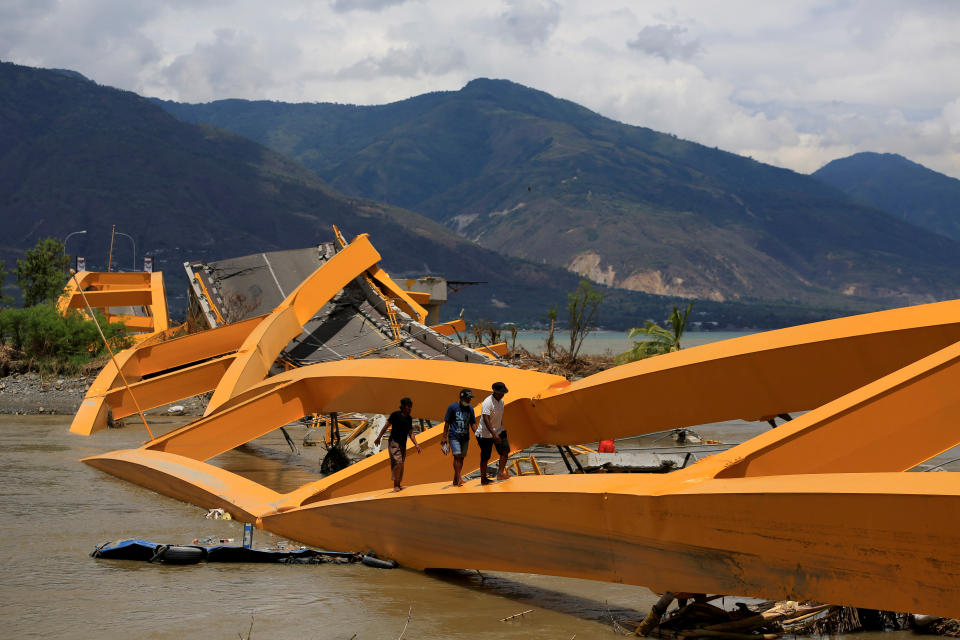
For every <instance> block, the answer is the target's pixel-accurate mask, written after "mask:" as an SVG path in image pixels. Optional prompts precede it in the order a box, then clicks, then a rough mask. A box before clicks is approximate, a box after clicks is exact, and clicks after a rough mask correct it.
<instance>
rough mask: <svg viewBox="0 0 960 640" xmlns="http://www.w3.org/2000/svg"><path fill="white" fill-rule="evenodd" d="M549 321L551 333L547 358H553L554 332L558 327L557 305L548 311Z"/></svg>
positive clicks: (549, 334)
mask: <svg viewBox="0 0 960 640" xmlns="http://www.w3.org/2000/svg"><path fill="white" fill-rule="evenodd" d="M547 320H549V321H550V332H549V333H548V334H547V357H548V358H552V357H553V347H554V345H553V332H554V330H555V329H556V327H557V305H553V306H552V307H550V308H549V309H547Z"/></svg>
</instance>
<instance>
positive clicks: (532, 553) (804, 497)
mask: <svg viewBox="0 0 960 640" xmlns="http://www.w3.org/2000/svg"><path fill="white" fill-rule="evenodd" d="M416 463H417V461H416V460H410V459H409V458H408V463H407V464H408V466H413V465H415V464H416ZM670 475H671V474H667V475H665V476H652V477H651V476H641V475H639V474H602V475H586V476H583V475H565V476H528V477H523V478H512V479H510V480H509V481H505V482H501V483H498V484H496V485H494V486H491V487H481V486H479V482H477V481H472V482H470V483H468V485H467V486H466V487H463V488H455V487H452V486H450V485H449V483H438V484H429V485H418V486H414V487H408V488H407V489H405V490H404V491H402V492H400V493H392V492H390V491H387V490H381V491H378V492H372V493H365V494H361V495H354V496H350V497H343V498H336V499H333V500H328V501H325V502H322V503H317V504H314V505H310V506H308V507H305V508H301V509H294V510H290V511H286V512H283V513H278V514H275V515H269V516H265V517H263V518H262V521H261V526H262V527H263V528H264V529H267V530H269V531H272V532H274V533H277V534H280V535H284V536H287V537H291V538H293V539H297V540H300V541H302V542H305V543H307V544H309V545H315V546H320V547H322V548H332V549H353V548H357V545H358V544H359V545H361V546H362V547H363V548H370V549H372V550H374V551H376V552H377V553H378V554H380V555H383V556H386V557H390V558H394V559H396V560H397V561H399V562H400V564H402V565H404V566H409V567H414V568H463V569H481V570H496V571H519V572H526V573H538V574H548V575H561V576H571V577H578V578H588V579H593V580H604V581H608V582H622V583H626V584H636V585H644V586H649V587H651V588H653V589H655V590H660V591H662V590H667V589H669V590H677V591H689V592H694V593H697V592H700V593H728V594H737V595H748V596H753V597H763V598H776V599H791V600H793V599H796V600H800V599H814V600H818V601H821V602H833V603H839V604H845V605H852V606H860V607H868V608H874V609H885V610H893V611H914V612H918V613H920V612H923V613H928V614H933V615H943V616H956V615H960V477H958V476H957V475H956V474H899V473H895V474H844V475H842V476H837V475H836V474H827V475H811V476H778V477H766V478H762V479H761V478H741V479H737V480H711V481H709V482H705V483H702V484H696V485H693V486H690V487H684V486H677V485H676V484H672V483H671V482H670ZM943 476H949V477H943ZM480 530H483V531H490V530H494V531H496V537H497V541H498V543H497V544H496V545H494V546H493V547H492V548H486V547H485V548H484V549H483V551H482V552H479V551H478V548H477V544H476V532H477V531H480Z"/></svg>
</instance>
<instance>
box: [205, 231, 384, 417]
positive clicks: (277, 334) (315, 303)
mask: <svg viewBox="0 0 960 640" xmlns="http://www.w3.org/2000/svg"><path fill="white" fill-rule="evenodd" d="M379 259H380V254H379V253H377V250H376V249H374V248H373V245H372V244H370V240H369V237H368V236H367V235H366V234H361V235H359V236H357V237H356V238H355V239H354V241H353V242H351V243H350V244H349V245H347V246H346V247H344V248H343V249H342V250H340V252H339V253H337V254H336V255H335V256H333V258H331V259H330V260H328V261H326V262H325V263H323V264H322V265H321V266H320V267H318V268H317V270H316V271H314V272H313V273H312V274H311V275H310V276H309V277H308V278H307V279H306V280H304V281H303V282H302V283H300V286H298V287H297V288H296V289H294V291H293V292H292V293H290V295H289V296H287V298H286V299H285V300H284V301H283V302H282V303H280V304H279V305H278V306H277V308H276V309H274V311H273V312H272V313H271V314H270V315H268V316H267V317H266V318H265V319H264V320H263V321H262V322H261V323H260V324H259V325H258V326H257V328H256V329H255V330H254V331H252V332H251V333H250V335H249V336H248V337H247V339H246V340H245V341H244V343H243V345H242V346H241V347H240V349H239V352H238V356H237V359H236V360H234V362H233V364H232V365H231V367H230V369H229V370H228V371H227V373H226V374H225V375H224V376H223V379H222V380H221V381H220V384H219V385H218V386H217V389H216V391H215V392H214V394H213V397H212V398H210V402H209V404H208V405H207V415H209V414H210V413H211V412H212V411H213V410H214V409H216V408H217V407H219V406H220V405H222V404H223V403H224V402H226V401H227V400H229V399H230V398H232V397H233V396H235V395H237V394H238V393H240V392H241V391H243V390H244V389H246V388H248V387H251V386H253V385H254V384H256V383H258V382H260V381H262V380H263V379H264V378H266V377H267V374H268V373H269V372H270V367H271V366H273V363H274V362H275V361H276V359H277V356H279V355H280V352H281V351H283V349H284V348H285V347H286V346H287V344H289V343H290V341H291V340H293V339H294V338H296V337H297V336H298V335H300V333H301V332H302V331H303V325H305V324H306V323H307V321H308V320H310V318H312V317H313V316H314V315H315V314H316V313H317V311H319V310H320V308H321V307H323V305H325V304H326V303H327V302H329V301H330V299H332V298H333V296H335V295H336V294H337V292H339V291H340V290H341V289H342V288H343V287H345V286H346V285H347V284H348V283H349V282H350V281H351V280H353V279H354V278H356V277H357V275H358V274H360V273H363V272H364V271H365V270H366V269H368V268H370V266H371V265H375V264H376V263H377V261H378V260H379Z"/></svg>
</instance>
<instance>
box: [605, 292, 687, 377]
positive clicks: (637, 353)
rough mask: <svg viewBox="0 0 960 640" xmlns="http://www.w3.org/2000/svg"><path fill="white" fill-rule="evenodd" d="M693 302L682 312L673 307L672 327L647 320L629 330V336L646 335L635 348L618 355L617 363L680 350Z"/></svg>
mask: <svg viewBox="0 0 960 640" xmlns="http://www.w3.org/2000/svg"><path fill="white" fill-rule="evenodd" d="M692 307H693V303H692V302H691V303H690V304H688V305H687V308H686V309H685V310H684V311H683V313H680V311H679V310H678V309H677V307H676V305H674V307H673V313H671V314H670V319H669V323H670V328H669V329H664V328H663V327H661V326H660V325H658V324H656V323H654V322H651V321H650V320H647V324H646V326H644V327H634V328H633V329H630V331H629V332H627V337H628V338H635V337H636V336H645V338H644V339H643V340H639V341H636V342H634V343H633V348H632V349H630V350H629V351H625V352H623V353H621V354H620V355H618V356H617V357H616V359H615V362H616V363H617V364H623V363H625V362H633V361H634V360H642V359H643V358H649V357H651V356H657V355H660V354H661V353H670V352H671V351H680V337H681V336H683V332H684V331H685V330H686V328H687V318H688V317H689V316H690V309H691V308H692Z"/></svg>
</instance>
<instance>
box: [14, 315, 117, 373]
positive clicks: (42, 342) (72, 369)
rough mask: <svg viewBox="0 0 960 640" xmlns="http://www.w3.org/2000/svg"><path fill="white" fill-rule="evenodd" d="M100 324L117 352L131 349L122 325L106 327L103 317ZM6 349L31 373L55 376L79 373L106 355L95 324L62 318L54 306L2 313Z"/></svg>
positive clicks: (74, 316) (72, 316) (68, 317)
mask: <svg viewBox="0 0 960 640" xmlns="http://www.w3.org/2000/svg"><path fill="white" fill-rule="evenodd" d="M97 320H98V321H99V322H100V326H101V328H102V329H103V333H104V335H105V336H106V337H107V340H108V341H110V346H111V348H112V349H113V350H114V351H115V352H116V351H117V350H120V349H125V348H127V347H128V346H130V344H131V341H130V339H129V338H128V337H127V336H126V328H125V327H124V326H123V325H122V324H120V323H111V324H107V322H106V320H105V318H104V317H103V316H102V315H100V314H98V317H97ZM3 346H6V347H9V348H11V349H13V351H14V352H15V353H14V356H13V357H11V359H21V360H23V361H24V362H25V364H26V367H27V368H28V369H31V370H39V371H44V372H53V373H76V372H77V371H78V370H79V369H80V368H81V367H83V365H85V364H87V363H88V362H90V361H92V360H94V359H96V358H98V357H100V356H102V355H104V354H106V353H107V351H106V347H105V346H104V344H103V340H102V339H101V338H100V333H99V332H98V331H97V327H96V325H95V324H94V323H93V321H91V320H87V319H86V318H84V317H83V316H81V315H80V314H79V313H77V312H74V311H71V312H69V313H68V314H67V315H65V316H61V315H60V313H59V312H58V311H57V310H56V308H55V307H54V306H53V305H52V304H38V305H35V306H32V307H26V308H23V309H0V347H3Z"/></svg>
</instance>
